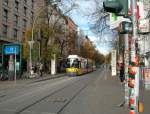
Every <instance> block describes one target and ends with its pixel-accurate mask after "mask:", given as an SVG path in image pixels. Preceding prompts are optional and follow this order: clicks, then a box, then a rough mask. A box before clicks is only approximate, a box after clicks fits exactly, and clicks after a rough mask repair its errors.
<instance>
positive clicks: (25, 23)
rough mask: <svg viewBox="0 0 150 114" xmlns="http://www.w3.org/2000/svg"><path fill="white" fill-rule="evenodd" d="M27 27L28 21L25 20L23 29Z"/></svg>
mask: <svg viewBox="0 0 150 114" xmlns="http://www.w3.org/2000/svg"><path fill="white" fill-rule="evenodd" d="M26 27H27V20H26V19H23V29H26Z"/></svg>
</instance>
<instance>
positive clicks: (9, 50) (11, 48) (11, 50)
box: [4, 45, 19, 55]
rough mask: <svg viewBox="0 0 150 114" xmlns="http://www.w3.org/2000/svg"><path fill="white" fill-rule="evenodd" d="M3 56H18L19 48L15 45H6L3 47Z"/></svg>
mask: <svg viewBox="0 0 150 114" xmlns="http://www.w3.org/2000/svg"><path fill="white" fill-rule="evenodd" d="M4 54H5V55H12V54H16V55H18V54H19V46H17V45H6V46H5V47H4Z"/></svg>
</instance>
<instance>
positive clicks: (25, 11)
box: [23, 6, 27, 16]
mask: <svg viewBox="0 0 150 114" xmlns="http://www.w3.org/2000/svg"><path fill="white" fill-rule="evenodd" d="M23 10H24V15H25V16H26V15H27V7H25V6H24V8H23Z"/></svg>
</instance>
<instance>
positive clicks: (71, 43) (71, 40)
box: [66, 16, 78, 55]
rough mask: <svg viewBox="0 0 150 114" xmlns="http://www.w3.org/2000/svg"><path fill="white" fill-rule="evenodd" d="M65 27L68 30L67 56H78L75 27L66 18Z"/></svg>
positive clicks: (68, 18) (71, 21)
mask: <svg viewBox="0 0 150 114" xmlns="http://www.w3.org/2000/svg"><path fill="white" fill-rule="evenodd" d="M66 22H67V27H68V29H69V35H68V39H67V40H68V48H67V49H68V54H69V55H71V54H78V37H77V34H78V33H77V32H78V31H77V25H76V24H75V23H74V21H73V20H72V19H71V18H70V17H68V16H66Z"/></svg>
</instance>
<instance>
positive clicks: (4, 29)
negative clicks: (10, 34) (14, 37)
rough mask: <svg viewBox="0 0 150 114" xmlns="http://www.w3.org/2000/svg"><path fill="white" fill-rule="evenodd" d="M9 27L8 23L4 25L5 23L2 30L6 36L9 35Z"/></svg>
mask: <svg viewBox="0 0 150 114" xmlns="http://www.w3.org/2000/svg"><path fill="white" fill-rule="evenodd" d="M7 29H8V27H7V25H4V24H3V28H2V31H3V35H4V36H7Z"/></svg>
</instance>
